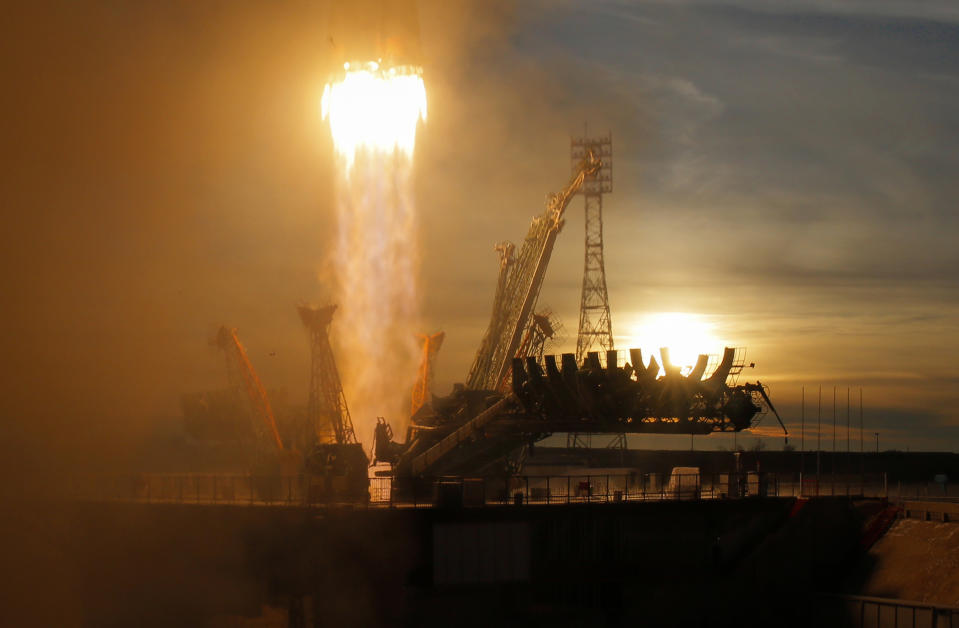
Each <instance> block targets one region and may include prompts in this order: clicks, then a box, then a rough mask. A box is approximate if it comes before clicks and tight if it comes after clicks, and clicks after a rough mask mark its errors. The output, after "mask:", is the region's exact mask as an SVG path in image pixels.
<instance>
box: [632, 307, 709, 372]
mask: <svg viewBox="0 0 959 628" xmlns="http://www.w3.org/2000/svg"><path fill="white" fill-rule="evenodd" d="M625 340H626V342H627V345H628V347H634V348H635V347H638V348H640V349H642V350H643V359H644V360H645V361H646V363H647V364H648V363H649V357H650V356H656V361H657V362H659V363H661V362H662V359H661V356H660V351H659V350H660V348H661V347H668V348H669V353H670V360H671V361H672V363H673V364H675V365H676V366H679V367H681V369H682V372H683V374H686V373H688V372H689V371H690V370H692V367H693V365H694V364H695V363H696V359H697V358H698V357H699V355H700V354H701V353H705V354H707V355H715V354H721V353H722V351H723V347H724V346H725V343H724V342H723V341H722V340H721V339H720V338H719V337H718V336H717V335H716V333H715V325H714V324H713V323H711V322H710V321H708V320H707V319H706V317H704V316H701V315H699V314H689V313H685V312H659V313H655V314H647V315H644V316H642V317H641V318H639V320H637V321H636V322H635V323H634V324H633V325H632V326H631V327H630V334H629V336H628V337H627V338H626V339H625ZM659 374H660V375H664V374H665V371H664V370H663V369H662V368H660V371H659ZM706 375H709V373H706Z"/></svg>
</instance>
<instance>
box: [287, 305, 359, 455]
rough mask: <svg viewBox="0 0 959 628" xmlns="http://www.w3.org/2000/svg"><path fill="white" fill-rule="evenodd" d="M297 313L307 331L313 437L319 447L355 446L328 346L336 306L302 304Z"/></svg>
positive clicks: (351, 426)
mask: <svg viewBox="0 0 959 628" xmlns="http://www.w3.org/2000/svg"><path fill="white" fill-rule="evenodd" d="M297 311H298V312H299V313H300V318H301V319H302V321H303V324H304V325H305V326H306V328H307V329H308V330H309V332H310V399H309V405H308V407H307V417H308V419H309V422H310V425H311V427H312V429H313V431H314V436H315V438H316V439H317V442H319V443H322V444H328V443H337V444H349V443H355V442H356V434H354V432H353V420H352V419H351V418H350V410H349V408H348V407H347V405H346V396H345V395H344V394H343V386H342V384H341V383H340V373H339V371H338V370H337V368H336V362H335V361H334V359H333V349H332V347H331V346H330V335H329V332H330V323H331V322H332V321H333V312H334V311H336V306H335V305H327V306H325V307H317V306H315V305H305V304H301V305H299V306H297Z"/></svg>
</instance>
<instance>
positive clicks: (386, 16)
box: [329, 0, 422, 74]
mask: <svg viewBox="0 0 959 628" xmlns="http://www.w3.org/2000/svg"><path fill="white" fill-rule="evenodd" d="M329 42H330V45H331V47H332V51H333V54H332V57H333V58H332V67H331V71H332V72H333V73H334V74H339V73H340V72H342V71H343V69H344V67H349V66H354V67H355V66H366V65H368V64H370V63H376V64H377V65H378V66H379V67H381V68H401V67H416V68H418V67H419V66H420V65H421V64H422V62H421V57H422V51H421V48H420V28H419V12H418V11H417V8H416V2H415V0H349V1H347V0H339V1H335V2H334V3H333V5H332V6H331V7H330V14H329Z"/></svg>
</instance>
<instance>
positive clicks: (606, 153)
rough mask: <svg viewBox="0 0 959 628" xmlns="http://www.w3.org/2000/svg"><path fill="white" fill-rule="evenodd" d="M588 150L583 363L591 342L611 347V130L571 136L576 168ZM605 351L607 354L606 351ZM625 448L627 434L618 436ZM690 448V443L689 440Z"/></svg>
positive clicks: (579, 339)
mask: <svg viewBox="0 0 959 628" xmlns="http://www.w3.org/2000/svg"><path fill="white" fill-rule="evenodd" d="M590 153H592V154H593V156H594V157H596V158H598V159H599V160H600V161H601V162H602V166H601V167H600V169H599V170H598V171H596V173H595V174H592V175H589V176H587V177H586V178H585V179H584V180H583V185H582V187H580V188H579V191H578V192H577V194H582V195H583V198H584V199H585V209H586V220H585V223H586V254H585V259H584V264H583V291H582V296H581V298H580V305H579V333H578V334H577V336H576V362H577V363H578V364H582V363H583V360H585V359H586V354H587V353H589V352H590V351H591V350H592V349H593V347H594V346H597V345H598V348H599V349H602V350H604V351H612V350H613V349H614V348H615V347H614V346H613V328H612V323H611V322H610V316H609V295H608V293H607V291H606V262H605V261H604V259H603V194H609V193H610V192H612V191H613V139H612V133H608V134H607V135H606V136H605V137H589V133H588V129H587V127H586V125H584V126H583V136H582V137H574V138H572V139H571V140H570V160H571V162H572V168H573V172H576V171H577V170H578V169H579V167H580V164H581V163H582V161H583V159H584V158H586V156H587V155H589V154H590ZM607 355H608V354H607ZM591 440H592V439H591V437H590V435H589V434H587V435H585V437H584V436H583V435H582V434H576V433H569V434H567V435H566V446H567V447H571V448H572V447H583V446H586V447H589V446H590V441H591ZM618 442H620V443H621V444H622V447H623V448H625V445H626V437H625V435H621V438H620V439H619V440H618ZM690 448H692V443H690Z"/></svg>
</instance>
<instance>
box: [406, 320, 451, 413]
mask: <svg viewBox="0 0 959 628" xmlns="http://www.w3.org/2000/svg"><path fill="white" fill-rule="evenodd" d="M445 337H446V334H445V333H444V332H439V333H436V334H433V335H429V334H419V335H418V338H419V339H420V341H421V342H422V343H423V354H422V357H421V358H420V368H419V371H418V372H417V375H416V382H415V383H414V384H413V393H412V394H411V395H410V418H412V417H413V415H415V414H416V412H417V410H419V409H420V408H422V407H423V406H424V405H426V403H427V401H428V399H429V396H430V391H431V389H432V384H433V359H434V358H436V354H437V352H439V350H440V347H442V346H443V338H445Z"/></svg>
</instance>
